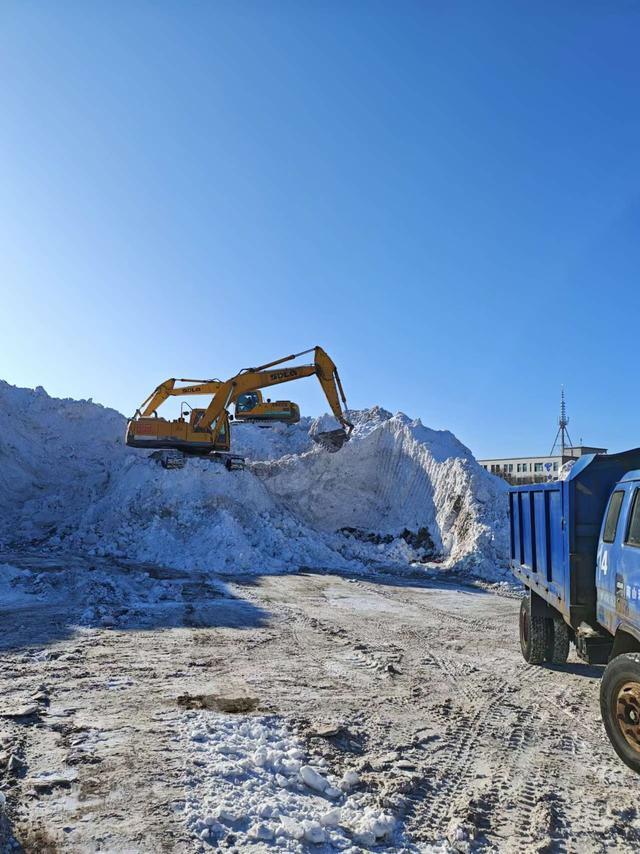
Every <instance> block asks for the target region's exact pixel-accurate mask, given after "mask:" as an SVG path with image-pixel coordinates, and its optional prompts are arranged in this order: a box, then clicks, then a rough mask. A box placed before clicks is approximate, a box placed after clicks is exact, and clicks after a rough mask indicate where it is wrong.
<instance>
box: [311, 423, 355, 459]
mask: <svg viewBox="0 0 640 854" xmlns="http://www.w3.org/2000/svg"><path fill="white" fill-rule="evenodd" d="M311 438H312V439H313V441H314V442H317V443H318V445H322V447H323V448H324V449H325V450H326V451H329V453H330V454H335V452H336V451H339V450H340V448H341V447H342V446H343V445H344V443H345V442H347V441H348V440H349V434H348V433H347V431H346V430H343V429H342V427H340V429H339V430H326V431H325V432H324V433H316V434H315V435H314V436H312V437H311Z"/></svg>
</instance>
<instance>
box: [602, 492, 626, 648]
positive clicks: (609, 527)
mask: <svg viewBox="0 0 640 854" xmlns="http://www.w3.org/2000/svg"><path fill="white" fill-rule="evenodd" d="M625 496H626V493H625V489H624V487H623V486H622V485H618V486H617V487H616V488H615V489H614V491H613V492H612V494H611V498H610V499H609V505H608V507H607V512H606V513H605V516H604V522H603V524H602V530H601V532H600V542H599V544H598V557H597V567H596V588H597V616H598V622H599V623H601V624H602V625H603V626H606V628H607V629H609V631H610V632H612V633H613V632H615V630H616V628H617V625H618V622H619V620H618V619H617V617H616V613H617V611H618V608H617V602H616V599H617V596H618V594H619V590H620V585H621V584H622V585H623V582H622V580H621V578H618V577H617V575H620V565H619V561H618V560H617V555H618V553H619V551H620V541H621V539H622V537H621V530H620V529H622V528H623V527H624V526H623V525H621V524H620V517H621V515H622V507H623V504H624V503H625ZM623 586H624V585H623Z"/></svg>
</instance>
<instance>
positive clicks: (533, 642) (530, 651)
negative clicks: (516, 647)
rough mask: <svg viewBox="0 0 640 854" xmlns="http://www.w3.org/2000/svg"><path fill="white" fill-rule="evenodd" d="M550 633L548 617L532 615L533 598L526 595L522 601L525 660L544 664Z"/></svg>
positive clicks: (523, 651) (522, 648)
mask: <svg viewBox="0 0 640 854" xmlns="http://www.w3.org/2000/svg"><path fill="white" fill-rule="evenodd" d="M548 635H549V632H548V629H547V621H546V619H545V618H544V617H533V616H532V615H531V598H530V597H529V596H525V598H524V599H523V600H522V602H521V603H520V649H521V650H522V655H523V657H524V660H525V661H528V662H529V664H542V662H543V661H544V658H545V652H546V649H547V638H548Z"/></svg>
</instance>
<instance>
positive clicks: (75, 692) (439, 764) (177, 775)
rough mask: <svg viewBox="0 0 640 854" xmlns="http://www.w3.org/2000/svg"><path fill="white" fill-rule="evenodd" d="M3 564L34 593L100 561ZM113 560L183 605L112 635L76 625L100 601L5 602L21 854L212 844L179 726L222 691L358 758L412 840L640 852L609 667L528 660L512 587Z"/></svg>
mask: <svg viewBox="0 0 640 854" xmlns="http://www.w3.org/2000/svg"><path fill="white" fill-rule="evenodd" d="M3 561H4V562H11V563H12V564H13V565H16V566H20V567H21V568H22V569H25V570H28V572H29V573H34V576H37V578H38V579H39V582H38V583H39V584H43V583H44V581H46V580H47V578H46V577H47V576H48V575H52V576H53V575H55V574H56V573H58V574H59V573H61V572H63V571H64V572H66V573H68V572H69V571H70V570H71V571H72V572H74V573H78V575H80V574H83V577H86V575H87V573H91V572H95V571H96V561H95V560H90V559H84V558H82V557H77V558H73V559H70V558H65V559H64V560H62V559H61V558H60V557H54V556H48V555H41V554H40V555H39V554H37V553H29V554H24V553H23V554H20V555H15V554H12V555H7V554H5V555H0V563H2V562H3ZM105 566H106V567H107V569H108V571H109V572H110V573H112V574H113V577H114V578H115V579H118V578H119V579H123V580H125V581H127V580H128V579H129V577H133V576H135V577H136V578H137V579H138V581H139V580H140V579H142V580H143V581H144V582H145V583H147V584H148V585H153V584H155V582H156V581H157V580H158V579H160V580H163V581H164V582H165V583H166V589H167V590H170V591H172V592H171V595H170V596H167V597H165V598H160V599H159V600H158V601H156V602H155V603H153V604H150V603H147V605H145V604H144V603H142V604H140V603H138V605H137V607H136V608H135V609H127V607H125V608H124V609H122V608H121V609H120V611H121V612H122V613H120V612H119V611H113V613H114V614H115V618H114V620H112V621H111V622H112V625H111V626H109V625H104V626H98V627H96V626H95V625H85V626H82V625H77V622H78V614H79V613H80V611H81V609H86V607H87V605H88V604H91V603H87V602H86V601H79V599H78V596H77V595H76V593H75V592H74V590H76V588H73V587H72V589H70V590H69V592H68V595H65V596H64V597H63V599H60V598H58V599H57V600H55V601H52V600H51V598H50V597H49V598H47V597H42V598H41V599H39V600H38V601H37V602H36V603H34V602H32V601H28V602H26V603H22V604H21V603H20V602H18V603H14V604H12V605H10V606H7V605H6V603H5V604H3V603H1V602H0V680H1V686H0V687H1V692H2V694H1V696H2V701H1V704H0V781H1V783H0V791H1V792H2V793H3V794H4V796H5V797H6V802H7V816H8V820H9V825H10V826H9V827H5V829H4V830H5V842H4V846H5V847H4V850H20V848H19V847H17V845H18V842H17V841H19V844H20V846H21V847H22V849H23V850H25V851H37V852H54V851H65V852H66V851H81V852H84V851H87V852H92V851H108V852H149V853H150V854H151V852H153V854H156V852H196V851H202V850H205V849H204V848H203V843H202V842H200V841H199V840H196V839H192V838H190V837H189V835H188V833H187V831H186V829H185V827H184V821H183V818H182V816H181V811H180V804H181V801H182V799H183V798H184V789H183V756H182V753H181V750H180V743H179V740H178V739H177V738H176V735H175V734H176V730H177V728H178V726H179V723H180V720H181V718H182V716H184V715H185V705H189V704H193V703H198V702H200V703H204V704H205V705H206V704H207V702H208V700H207V699H206V698H208V697H212V696H218V697H220V696H222V697H230V698H233V697H240V696H244V697H247V698H253V699H255V700H256V701H257V708H256V710H255V712H252V713H262V714H264V713H275V714H278V715H281V716H283V717H285V718H286V719H288V720H290V721H291V722H292V723H295V724H297V725H299V726H300V727H301V728H302V731H303V732H305V733H306V734H307V737H308V745H309V750H310V751H311V753H312V754H316V755H320V754H322V755H323V756H325V757H326V758H328V759H329V760H330V762H331V764H332V766H333V767H337V768H339V767H340V766H341V764H344V763H346V762H347V761H348V763H349V764H350V765H353V764H354V762H355V764H356V765H357V766H358V767H359V768H360V771H361V779H362V781H363V785H364V786H366V787H368V788H369V789H371V790H372V791H375V792H377V793H378V796H379V799H380V803H381V804H386V803H388V802H391V801H392V802H393V803H396V804H397V803H398V802H399V801H398V796H399V795H401V801H400V802H401V803H402V810H401V814H400V816H399V817H400V818H401V820H402V821H403V822H404V825H405V828H406V835H407V838H408V839H409V840H410V842H411V843H412V844H413V845H414V846H415V850H428V848H429V847H430V844H431V843H438V842H443V841H445V844H446V845H449V844H451V845H453V846H455V845H458V848H459V849H460V850H464V849H465V848H466V849H467V850H469V849H470V850H479V851H494V850H495V851H501V852H502V851H505V852H521V851H575V852H596V851H608V852H610V851H625V852H627V851H634V850H638V849H639V848H640V817H639V816H638V807H637V804H638V796H637V793H638V785H639V781H638V779H637V778H636V777H635V776H634V775H633V774H632V773H631V772H629V771H627V769H626V768H625V767H624V766H623V765H622V764H621V763H620V762H619V761H618V759H617V758H616V756H615V754H614V753H613V751H612V749H611V748H610V746H609V743H608V741H607V740H606V737H605V735H604V732H603V729H602V725H601V722H600V720H599V710H598V683H599V679H600V676H601V668H596V667H589V666H587V665H584V664H582V663H579V662H578V661H577V659H575V658H574V657H573V654H572V657H571V659H570V663H569V664H568V665H567V666H566V667H563V668H551V667H531V666H528V665H527V664H526V663H525V662H524V661H523V659H522V658H521V655H520V651H519V647H518V637H517V612H518V606H519V602H518V598H517V596H515V595H513V594H512V595H496V594H495V593H493V592H489V591H486V590H483V589H481V588H476V587H465V586H460V585H458V584H456V583H455V582H452V581H451V580H446V578H437V577H434V578H429V579H426V580H425V579H423V578H418V577H416V578H406V579H401V578H398V577H397V576H391V575H376V576H375V577H368V578H367V579H366V580H363V578H362V577H346V576H338V575H335V574H325V573H321V572H318V573H311V572H309V573H305V574H291V575H278V576H275V575H265V576H257V577H252V578H244V579H236V580H234V581H233V582H229V581H228V580H226V582H225V584H224V585H217V586H216V585H215V584H212V583H211V581H210V579H209V577H204V576H198V575H197V574H190V575H189V576H187V575H186V574H185V573H180V572H177V571H171V570H166V571H162V570H159V569H157V568H155V569H152V568H149V567H132V566H125V565H116V564H110V565H108V566H107V565H106V564H105V562H103V563H102V568H103V569H104V568H105ZM47 589H49V588H47ZM77 589H82V590H83V591H84V592H83V594H82V595H83V596H84V597H86V588H81V587H78V588H77ZM103 621H104V622H105V623H106V624H108V623H109V622H110V619H109V618H107V619H105V620H103ZM80 622H82V621H80ZM187 694H188V695H191V696H192V697H194V696H198V697H200V698H204V699H200V700H188V699H187V700H185V699H184V697H185V695H187ZM181 697H182V698H183V699H182V700H179V698H181ZM250 705H251V703H249V707H250ZM211 714H218V712H216V711H214V710H212V711H211ZM11 836H13V838H14V840H16V842H15V843H12V842H10V841H7V840H8V839H9V838H10V837H11ZM1 838H2V830H1V829H0V839H1ZM447 840H448V842H446V841H447ZM14 844H15V846H16V847H15V848H11V847H10V846H11V845H14ZM205 847H206V850H211V848H210V847H209V846H205ZM310 847H311V849H312V848H313V846H310ZM256 849H257V850H259V845H256ZM225 850H228V849H225Z"/></svg>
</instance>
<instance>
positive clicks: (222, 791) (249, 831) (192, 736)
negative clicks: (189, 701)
mask: <svg viewBox="0 0 640 854" xmlns="http://www.w3.org/2000/svg"><path fill="white" fill-rule="evenodd" d="M181 737H182V749H183V752H184V755H185V757H186V759H187V767H186V771H185V816H186V822H187V826H188V827H189V829H190V830H191V832H192V833H193V834H194V836H198V837H200V839H202V840H204V841H205V842H209V843H215V841H216V840H217V839H220V838H222V837H224V836H226V835H227V834H228V833H229V831H231V832H233V834H234V836H235V839H236V844H237V846H238V847H239V848H240V849H241V850H242V849H243V848H245V847H246V846H248V845H252V844H255V843H256V842H258V843H259V842H263V843H264V844H265V846H267V847H268V846H270V845H273V846H277V847H278V848H280V849H282V850H284V851H303V850H305V848H306V846H308V844H309V843H312V844H314V845H317V846H322V847H321V848H319V849H316V850H325V851H335V850H338V851H346V852H349V851H350V852H354V854H355V852H357V851H358V850H361V848H360V846H364V847H366V848H370V847H371V846H375V845H385V846H389V845H392V846H393V847H394V849H395V850H397V851H401V850H403V849H404V848H405V845H404V844H403V843H404V840H403V838H402V832H401V823H400V822H399V821H397V820H396V818H395V817H394V816H393V815H392V814H391V813H389V812H385V811H384V810H382V809H381V808H380V807H379V806H378V805H376V804H375V801H374V798H373V796H372V795H371V794H370V793H368V792H365V791H361V790H360V787H359V783H360V778H359V775H358V773H357V772H356V771H355V770H347V771H345V772H344V773H343V774H342V775H341V776H340V777H337V776H334V775H332V774H331V773H330V771H329V770H328V769H327V767H326V766H327V762H326V760H324V759H320V760H316V761H315V762H314V764H313V765H312V764H309V762H308V757H307V755H306V748H305V744H304V742H303V741H302V740H301V739H300V738H298V737H297V736H296V735H295V733H292V732H291V731H290V730H289V728H288V727H287V725H286V724H285V723H284V722H283V721H281V720H279V719H278V718H275V717H265V716H259V717H248V716H241V717H224V716H222V715H211V714H208V713H206V712H191V713H190V714H189V716H188V718H187V720H186V721H185V724H184V726H183V731H182V733H181Z"/></svg>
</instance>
